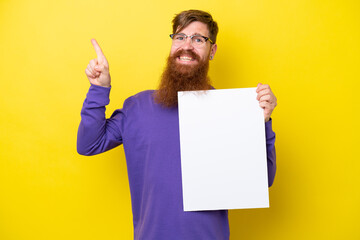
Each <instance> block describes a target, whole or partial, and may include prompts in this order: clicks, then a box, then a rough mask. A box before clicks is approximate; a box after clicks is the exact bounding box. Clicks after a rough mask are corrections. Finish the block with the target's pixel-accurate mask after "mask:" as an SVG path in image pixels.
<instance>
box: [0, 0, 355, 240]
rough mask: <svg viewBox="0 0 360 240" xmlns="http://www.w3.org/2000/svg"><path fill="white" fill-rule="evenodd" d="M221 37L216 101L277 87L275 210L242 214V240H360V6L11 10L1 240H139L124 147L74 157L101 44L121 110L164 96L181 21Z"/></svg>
mask: <svg viewBox="0 0 360 240" xmlns="http://www.w3.org/2000/svg"><path fill="white" fill-rule="evenodd" d="M187 9H202V10H206V11H210V12H211V13H212V15H213V17H214V18H215V20H216V21H217V22H218V24H219V28H220V32H219V35H218V52H217V54H216V55H215V59H214V60H213V61H212V62H211V66H210V76H211V79H212V81H213V85H214V86H215V87H216V88H240V87H255V86H256V84H257V83H258V82H262V83H268V84H269V85H270V86H271V88H272V89H273V91H274V93H275V95H276V96H277V98H278V107H277V108H276V109H275V111H274V113H273V128H274V130H275V132H276V134H277V140H276V148H277V164H278V171H277V175H276V178H275V183H274V185H273V187H271V188H270V205H271V207H270V208H269V209H248V210H232V211H230V214H229V215H230V225H231V226H230V231H231V239H360V230H359V220H360V219H359V218H360V209H359V205H360V188H359V184H360V176H359V175H360V171H359V170H360V163H359V160H360V159H359V157H358V151H357V149H358V148H359V143H360V141H359V132H360V131H359V124H358V118H359V115H360V114H359V106H360V101H359V94H358V93H359V91H360V86H359V80H360V78H359V76H360V74H359V69H360V66H359V63H360V59H359V56H360V47H359V43H360V34H359V33H360V30H359V29H360V17H359V12H360V2H359V1H357V0H353V1H350V0H349V1H341V0H337V1H331V0H329V1H319V0H318V1H314V0H304V1H302V0H296V1H281V0H273V1H265V0H260V1H250V0H244V1H239V0H234V1H211V0H210V1H209V0H204V1H203V0H201V1H194V0H192V1H188V0H183V1H177V2H171V1H165V0H155V1H115V0H112V1H108V0H106V1H105V0H104V1H93V0H90V1H89V0H87V1H85V0H83V1H74V0H63V1H48V0H43V1H38V0H33V1H30V0H14V1H10V0H8V1H7V0H1V1H0V80H1V84H0V87H1V94H0V110H1V118H0V134H1V138H0V148H1V151H0V239H2V240H17V239H37V240H39V239H69V240H70V239H131V238H132V236H133V229H132V215H131V203H130V193H129V186H128V180H127V172H126V165H125V158H124V153H123V149H122V147H119V148H116V149H115V150H112V151H109V152H107V153H104V154H101V155H99V156H95V157H84V156H80V155H78V154H77V153H76V134H77V127H78V124H79V121H80V110H81V106H82V102H83V100H84V98H85V95H86V93H87V89H88V87H89V83H88V81H87V78H86V76H85V73H84V70H85V68H86V66H87V64H88V62H89V61H90V59H92V58H95V56H96V55H95V52H94V50H93V48H92V45H91V43H90V39H91V38H96V39H97V40H98V42H99V44H100V46H101V47H102V49H103V51H104V53H105V55H106V57H107V58H108V61H109V63H110V72H111V76H112V87H113V89H112V92H111V103H110V105H109V106H108V108H107V115H108V116H110V114H111V113H112V112H113V111H114V110H115V109H117V108H121V106H122V103H123V101H124V99H126V98H127V97H129V96H130V95H132V94H135V93H137V92H139V91H141V90H145V89H150V88H156V86H157V84H158V80H159V76H160V74H161V72H162V69H163V67H164V63H165V59H166V57H167V55H168V53H169V49H170V45H171V41H170V38H169V37H168V34H169V33H170V32H171V20H172V18H173V16H174V14H176V13H178V12H180V11H181V10H187Z"/></svg>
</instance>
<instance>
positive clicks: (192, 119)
mask: <svg viewBox="0 0 360 240" xmlns="http://www.w3.org/2000/svg"><path fill="white" fill-rule="evenodd" d="M256 96H257V93H256V88H242V89H223V90H208V91H187V92H178V100H179V128H180V147H181V171H182V187H183V205H184V211H197V210H219V209H241V208H266V207H269V192H268V178H267V162H266V140H265V124H264V113H263V109H261V108H260V107H259V102H258V100H257V99H256Z"/></svg>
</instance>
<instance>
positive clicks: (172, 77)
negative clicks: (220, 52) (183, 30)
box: [155, 50, 211, 107]
mask: <svg viewBox="0 0 360 240" xmlns="http://www.w3.org/2000/svg"><path fill="white" fill-rule="evenodd" d="M183 53H186V54H188V55H190V56H191V57H192V58H194V59H196V60H197V61H198V64H196V65H194V66H192V65H191V66H190V65H186V64H180V63H178V62H177V61H176V59H177V58H178V57H179V56H180V55H182V54H183ZM208 70H209V60H207V59H205V60H203V61H200V57H199V56H198V55H196V54H195V53H194V52H192V51H189V50H181V51H179V52H176V53H175V54H174V55H173V56H171V55H170V56H169V57H168V59H167V64H166V68H165V70H164V72H163V74H162V75H161V82H160V85H159V89H158V90H157V91H156V92H155V102H156V103H159V104H161V105H163V106H165V107H175V106H177V104H178V99H177V92H178V91H196V90H208V89H210V88H211V85H210V79H209V78H208V76H207V74H208Z"/></svg>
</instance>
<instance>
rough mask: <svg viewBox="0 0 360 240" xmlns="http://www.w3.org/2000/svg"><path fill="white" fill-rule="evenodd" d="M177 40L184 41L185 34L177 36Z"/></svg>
mask: <svg viewBox="0 0 360 240" xmlns="http://www.w3.org/2000/svg"><path fill="white" fill-rule="evenodd" d="M175 40H179V41H182V40H184V37H183V36H176V37H175Z"/></svg>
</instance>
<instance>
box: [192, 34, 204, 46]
mask: <svg viewBox="0 0 360 240" xmlns="http://www.w3.org/2000/svg"><path fill="white" fill-rule="evenodd" d="M192 42H193V44H194V45H197V46H201V45H203V44H204V43H205V39H204V38H203V37H202V36H197V35H195V36H194V37H193V38H192Z"/></svg>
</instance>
